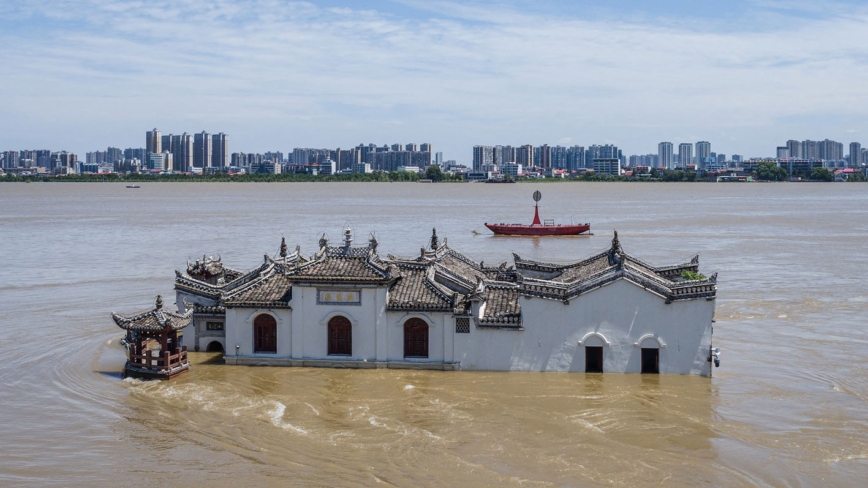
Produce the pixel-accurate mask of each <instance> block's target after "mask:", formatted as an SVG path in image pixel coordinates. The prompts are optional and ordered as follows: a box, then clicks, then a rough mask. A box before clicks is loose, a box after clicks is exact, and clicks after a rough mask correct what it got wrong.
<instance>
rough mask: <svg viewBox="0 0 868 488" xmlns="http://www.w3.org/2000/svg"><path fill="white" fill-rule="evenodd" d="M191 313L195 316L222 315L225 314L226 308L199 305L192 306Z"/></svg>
mask: <svg viewBox="0 0 868 488" xmlns="http://www.w3.org/2000/svg"><path fill="white" fill-rule="evenodd" d="M193 313H194V314H195V315H222V314H225V313H226V307H223V306H220V305H200V304H198V303H194V304H193Z"/></svg>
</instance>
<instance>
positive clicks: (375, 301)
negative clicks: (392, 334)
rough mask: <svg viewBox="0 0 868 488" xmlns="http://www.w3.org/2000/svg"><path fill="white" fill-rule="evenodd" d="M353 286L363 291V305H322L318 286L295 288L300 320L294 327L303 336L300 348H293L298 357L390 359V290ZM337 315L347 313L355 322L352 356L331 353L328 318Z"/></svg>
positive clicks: (297, 317)
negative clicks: (388, 291) (388, 308)
mask: <svg viewBox="0 0 868 488" xmlns="http://www.w3.org/2000/svg"><path fill="white" fill-rule="evenodd" d="M321 288H323V289H325V288H326V287H321ZM336 288H340V289H347V288H351V287H348V286H341V287H336ZM353 289H355V290H359V291H360V292H361V304H360V305H348V304H342V305H320V304H318V303H317V288H316V287H308V286H293V287H292V307H293V311H294V312H295V313H294V317H295V319H296V323H295V324H293V327H292V330H293V332H296V333H298V334H300V335H301V337H300V338H299V339H300V341H301V343H300V348H299V347H297V348H296V350H295V351H293V357H294V358H295V359H308V358H310V359H327V358H335V359H367V360H371V361H373V360H378V359H379V360H385V359H386V357H387V342H386V333H385V332H386V331H385V328H386V289H385V287H382V288H373V287H370V288H369V287H358V288H353ZM335 315H343V316H344V317H346V318H348V319H349V320H350V322H351V323H352V324H353V326H352V327H353V347H352V355H351V356H350V357H349V358H348V357H347V356H329V355H328V321H329V319H331V318H332V317H334V316H335ZM378 331H379V333H378Z"/></svg>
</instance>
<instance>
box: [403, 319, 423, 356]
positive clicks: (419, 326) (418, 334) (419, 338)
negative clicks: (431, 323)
mask: <svg viewBox="0 0 868 488" xmlns="http://www.w3.org/2000/svg"><path fill="white" fill-rule="evenodd" d="M404 357H405V358H427V357H428V324H427V323H425V321H424V320H422V319H419V318H412V319H410V320H408V321H406V322H404Z"/></svg>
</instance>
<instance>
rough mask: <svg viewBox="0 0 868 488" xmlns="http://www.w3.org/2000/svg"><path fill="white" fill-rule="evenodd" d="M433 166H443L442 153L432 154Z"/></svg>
mask: <svg viewBox="0 0 868 488" xmlns="http://www.w3.org/2000/svg"><path fill="white" fill-rule="evenodd" d="M434 164H436V165H437V166H443V153H442V152H437V153H435V154H434Z"/></svg>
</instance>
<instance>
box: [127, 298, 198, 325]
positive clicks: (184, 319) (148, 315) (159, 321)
mask: <svg viewBox="0 0 868 488" xmlns="http://www.w3.org/2000/svg"><path fill="white" fill-rule="evenodd" d="M184 305H185V308H186V310H187V311H186V312H184V313H180V312H169V311H167V310H163V297H161V296H160V295H157V299H156V301H155V305H154V308H153V309H152V310H148V311H145V312H140V313H138V314H135V315H131V316H126V315H121V314H119V313H116V312H112V313H111V317H112V320H114V322H115V324H116V325H117V326H118V327H120V328H121V329H124V330H128V331H137V332H139V331H141V332H160V331H170V330H179V329H183V328H184V327H187V326H188V325H190V322H191V321H192V318H193V304H191V303H188V302H185V303H184Z"/></svg>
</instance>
